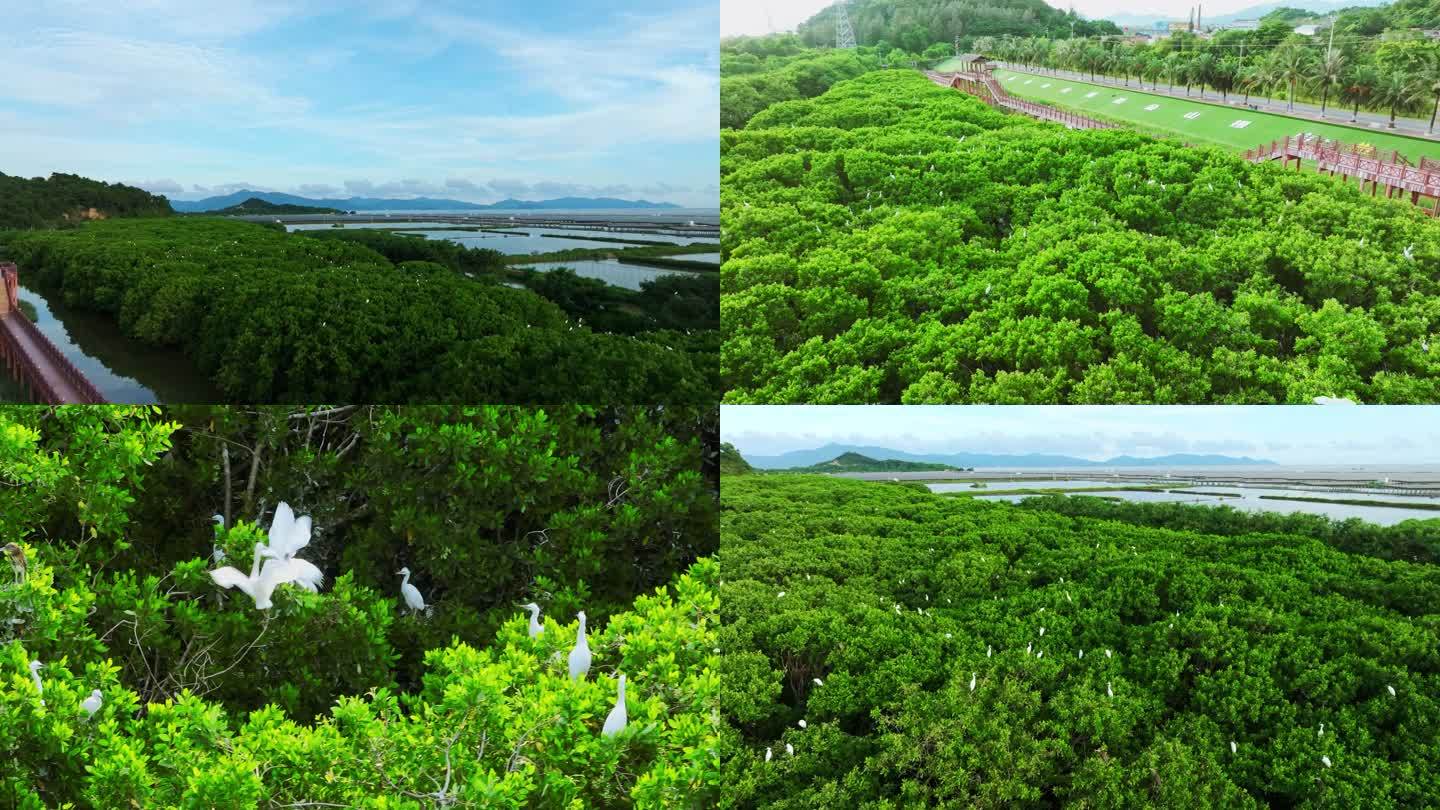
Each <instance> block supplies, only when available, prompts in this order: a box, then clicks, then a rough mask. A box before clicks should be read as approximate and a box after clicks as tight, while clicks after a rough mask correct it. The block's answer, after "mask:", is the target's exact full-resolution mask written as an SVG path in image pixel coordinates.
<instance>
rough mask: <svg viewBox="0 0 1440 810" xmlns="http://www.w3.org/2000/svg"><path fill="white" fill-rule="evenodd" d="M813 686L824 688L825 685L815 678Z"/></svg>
mask: <svg viewBox="0 0 1440 810" xmlns="http://www.w3.org/2000/svg"><path fill="white" fill-rule="evenodd" d="M815 685H816V686H824V685H825V682H824V681H822V680H820V679H819V678H816V679H815Z"/></svg>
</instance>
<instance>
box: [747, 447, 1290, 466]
mask: <svg viewBox="0 0 1440 810" xmlns="http://www.w3.org/2000/svg"><path fill="white" fill-rule="evenodd" d="M846 454H854V455H857V456H859V457H861V458H868V459H872V460H873V459H881V460H883V461H885V462H890V461H895V462H915V463H921V464H932V465H940V466H938V467H932V468H927V469H957V468H958V469H964V468H975V467H1210V466H1246V465H1274V464H1275V462H1273V461H1268V460H1266V459H1258V458H1249V457H1246V456H1221V455H1210V454H1206V455H1196V454H1190V453H1174V454H1171V455H1166V456H1155V457H1152V458H1137V457H1134V456H1116V457H1114V458H1109V459H1105V460H1104V461H1093V460H1091V459H1086V458H1076V457H1074V456H1061V455H1050V454H1046V453H1028V454H1024V455H1007V454H1002V453H964V452H960V453H909V452H906V451H904V450H892V449H890V448H887V447H868V446H861V445H842V444H827V445H825V446H823V447H816V448H813V449H810V450H792V451H790V452H787V453H781V454H780V455H778V456H750V457H749V458H748V462H749V463H750V464H751V465H753V466H754V467H755V468H756V469H758V470H796V469H800V468H805V469H808V470H810V471H814V472H841V471H840V470H836V469H835V468H833V467H826V466H825V465H826V464H828V463H830V462H831V461H832V460H838V459H839V458H840V457H843V456H844V455H846ZM815 468H823V469H815ZM889 469H895V470H896V471H898V469H899V468H887V470H875V472H881V471H888V470H889ZM844 472H859V470H844Z"/></svg>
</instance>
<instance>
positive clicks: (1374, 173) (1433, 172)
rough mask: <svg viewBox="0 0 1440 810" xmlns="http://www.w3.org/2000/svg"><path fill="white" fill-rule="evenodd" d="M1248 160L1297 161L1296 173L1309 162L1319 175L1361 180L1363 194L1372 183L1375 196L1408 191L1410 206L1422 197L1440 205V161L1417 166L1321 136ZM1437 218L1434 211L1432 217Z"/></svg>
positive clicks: (1285, 142)
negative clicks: (1305, 162)
mask: <svg viewBox="0 0 1440 810" xmlns="http://www.w3.org/2000/svg"><path fill="white" fill-rule="evenodd" d="M1245 159H1246V160H1248V161H1251V162H1252V163H1263V162H1265V161H1267V160H1283V161H1285V164H1286V165H1287V166H1288V165H1289V164H1290V161H1291V160H1294V161H1295V171H1297V172H1298V171H1300V164H1301V163H1302V162H1304V161H1306V160H1310V161H1314V162H1315V168H1316V170H1318V171H1321V172H1327V173H1329V174H1330V175H1336V174H1339V175H1340V176H1341V177H1343V178H1345V179H1346V180H1349V179H1351V178H1356V179H1358V180H1359V181H1360V188H1361V189H1362V190H1363V189H1364V188H1365V183H1367V182H1368V183H1370V194H1371V195H1372V196H1373V195H1374V194H1375V192H1376V190H1377V189H1378V188H1379V187H1380V186H1384V187H1385V196H1386V197H1393V196H1395V194H1397V193H1399V194H1404V193H1405V192H1407V191H1408V192H1410V202H1412V203H1415V204H1417V205H1418V204H1419V203H1420V198H1421V197H1428V198H1432V199H1436V200H1437V201H1440V161H1435V160H1431V159H1430V158H1421V159H1420V165H1419V166H1415V165H1412V164H1411V163H1410V161H1409V160H1407V159H1406V158H1405V156H1404V155H1402V154H1400V153H1399V152H1393V151H1388V150H1380V149H1375V148H1374V147H1369V146H1364V145H1356V144H1345V143H1341V142H1340V141H1331V140H1325V139H1324V138H1321V137H1320V136H1318V135H1294V136H1286V137H1284V138H1282V139H1281V140H1278V141H1271V142H1270V143H1268V144H1261V145H1260V146H1257V147H1256V148H1254V149H1251V150H1250V151H1248V152H1246V153H1245ZM1435 215H1436V209H1435V207H1432V208H1431V209H1430V216H1432V217H1433V216H1435Z"/></svg>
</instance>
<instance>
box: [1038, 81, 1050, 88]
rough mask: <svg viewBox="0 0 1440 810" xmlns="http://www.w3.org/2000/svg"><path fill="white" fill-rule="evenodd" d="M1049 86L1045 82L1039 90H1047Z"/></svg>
mask: <svg viewBox="0 0 1440 810" xmlns="http://www.w3.org/2000/svg"><path fill="white" fill-rule="evenodd" d="M1049 86H1050V83H1049V82H1046V83H1044V84H1042V85H1040V89H1041V90H1044V89H1046V88H1048V87H1049Z"/></svg>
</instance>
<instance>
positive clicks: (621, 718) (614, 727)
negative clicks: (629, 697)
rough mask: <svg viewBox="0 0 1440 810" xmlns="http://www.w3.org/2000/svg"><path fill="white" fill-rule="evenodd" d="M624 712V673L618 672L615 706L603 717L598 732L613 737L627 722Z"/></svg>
mask: <svg viewBox="0 0 1440 810" xmlns="http://www.w3.org/2000/svg"><path fill="white" fill-rule="evenodd" d="M627 719H628V718H627V715H626V713H625V673H623V672H622V673H620V691H619V692H618V693H617V694H616V695H615V708H613V709H611V710H610V716H609V717H606V718H605V727H604V728H602V729H601V730H600V733H601V734H603V735H605V736H606V737H614V736H615V735H616V734H619V733H620V732H622V731H624V730H625V723H626V722H627Z"/></svg>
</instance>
